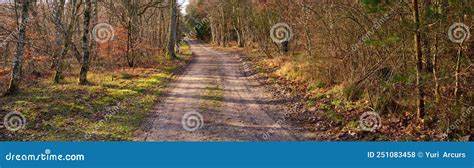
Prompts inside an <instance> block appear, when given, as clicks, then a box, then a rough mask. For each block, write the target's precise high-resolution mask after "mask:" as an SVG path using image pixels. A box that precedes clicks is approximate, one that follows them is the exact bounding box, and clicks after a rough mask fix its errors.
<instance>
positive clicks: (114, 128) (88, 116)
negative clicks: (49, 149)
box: [0, 45, 192, 141]
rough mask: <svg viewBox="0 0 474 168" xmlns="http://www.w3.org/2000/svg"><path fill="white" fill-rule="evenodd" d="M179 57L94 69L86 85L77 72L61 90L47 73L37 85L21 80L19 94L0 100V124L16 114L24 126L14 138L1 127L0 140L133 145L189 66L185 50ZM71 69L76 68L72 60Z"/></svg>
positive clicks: (188, 54)
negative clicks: (129, 142)
mask: <svg viewBox="0 0 474 168" xmlns="http://www.w3.org/2000/svg"><path fill="white" fill-rule="evenodd" d="M180 51H181V52H180V53H179V54H178V58H179V59H176V60H171V59H168V58H166V57H164V56H163V55H150V56H147V60H146V61H147V63H148V65H147V66H141V67H135V68H116V69H110V70H97V69H92V70H91V71H90V72H89V75H88V80H89V81H90V84H88V85H78V84H77V83H78V82H77V81H78V78H77V76H78V72H76V71H73V72H69V73H68V74H67V76H66V78H65V79H64V81H62V82H61V83H59V84H54V83H53V82H52V81H51V79H52V76H51V74H52V73H51V72H48V71H46V72H45V73H43V74H42V76H41V77H39V78H37V79H34V80H25V81H23V82H22V87H21V91H20V93H19V94H17V95H14V96H5V97H0V118H1V119H2V121H3V115H4V114H7V113H9V112H19V113H21V114H23V116H24V117H25V118H26V123H22V124H26V125H24V128H23V129H20V130H18V131H16V132H12V131H8V130H7V129H3V128H2V127H0V140H20V141H111V140H121V141H124V140H125V141H127V140H133V139H135V136H136V134H135V133H136V131H137V130H138V129H139V128H140V127H141V125H142V123H143V121H144V120H145V119H146V116H147V114H148V113H149V112H150V111H151V109H152V107H153V105H154V104H155V103H156V100H157V99H158V98H159V97H160V96H162V93H163V90H164V89H165V88H166V86H167V84H168V83H169V82H170V81H172V80H173V79H174V78H175V74H177V73H179V72H181V71H182V70H183V69H184V68H185V67H186V65H187V64H188V63H189V62H190V60H191V57H192V53H191V51H190V50H189V46H187V45H183V46H182V47H181V49H180ZM70 63H71V65H72V66H77V64H74V60H72V61H71V62H70ZM141 65H143V64H141ZM71 69H73V70H74V69H79V68H77V67H75V68H71ZM25 75H26V76H25V78H27V79H30V77H29V76H28V74H27V73H25ZM0 77H1V76H0ZM4 77H5V78H8V76H4ZM0 79H1V78H0ZM0 81H3V82H5V81H8V79H3V80H0ZM1 86H2V87H3V86H4V85H1ZM5 86H6V85H5ZM0 126H1V125H0Z"/></svg>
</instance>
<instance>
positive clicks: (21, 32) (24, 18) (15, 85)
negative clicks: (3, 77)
mask: <svg viewBox="0 0 474 168" xmlns="http://www.w3.org/2000/svg"><path fill="white" fill-rule="evenodd" d="M18 2H19V3H20V4H21V21H20V24H19V25H18V42H17V48H16V53H15V57H14V59H13V70H12V73H11V79H10V84H9V86H8V89H7V92H6V95H11V94H14V93H16V92H17V91H18V89H19V83H20V81H21V69H22V62H23V53H24V48H25V44H26V28H27V24H28V15H29V6H30V1H29V0H19V1H18Z"/></svg>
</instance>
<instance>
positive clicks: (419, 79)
mask: <svg viewBox="0 0 474 168" xmlns="http://www.w3.org/2000/svg"><path fill="white" fill-rule="evenodd" d="M413 19H414V21H415V25H416V31H415V51H416V55H415V57H416V86H417V89H418V103H417V104H418V107H417V118H418V120H420V121H421V122H424V120H423V118H424V116H425V93H424V90H423V85H424V83H423V53H422V51H421V32H420V31H421V30H420V14H419V9H418V0H413Z"/></svg>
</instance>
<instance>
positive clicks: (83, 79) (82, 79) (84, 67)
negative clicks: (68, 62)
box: [79, 0, 91, 85]
mask: <svg viewBox="0 0 474 168" xmlns="http://www.w3.org/2000/svg"><path fill="white" fill-rule="evenodd" d="M85 1H86V4H85V10H84V25H83V26H84V27H83V29H84V32H83V33H84V34H82V50H83V52H84V54H83V55H82V63H81V72H80V74H79V84H81V85H85V84H87V83H88V81H87V72H88V71H89V59H90V51H89V50H90V48H89V24H90V20H91V0H85Z"/></svg>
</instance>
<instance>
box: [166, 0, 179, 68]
mask: <svg viewBox="0 0 474 168" xmlns="http://www.w3.org/2000/svg"><path fill="white" fill-rule="evenodd" d="M170 17H171V18H170V26H169V27H170V28H169V33H168V46H167V48H168V51H167V52H166V55H168V56H169V57H170V58H172V59H176V58H177V57H176V53H175V45H176V28H177V22H176V17H177V14H176V0H170Z"/></svg>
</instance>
